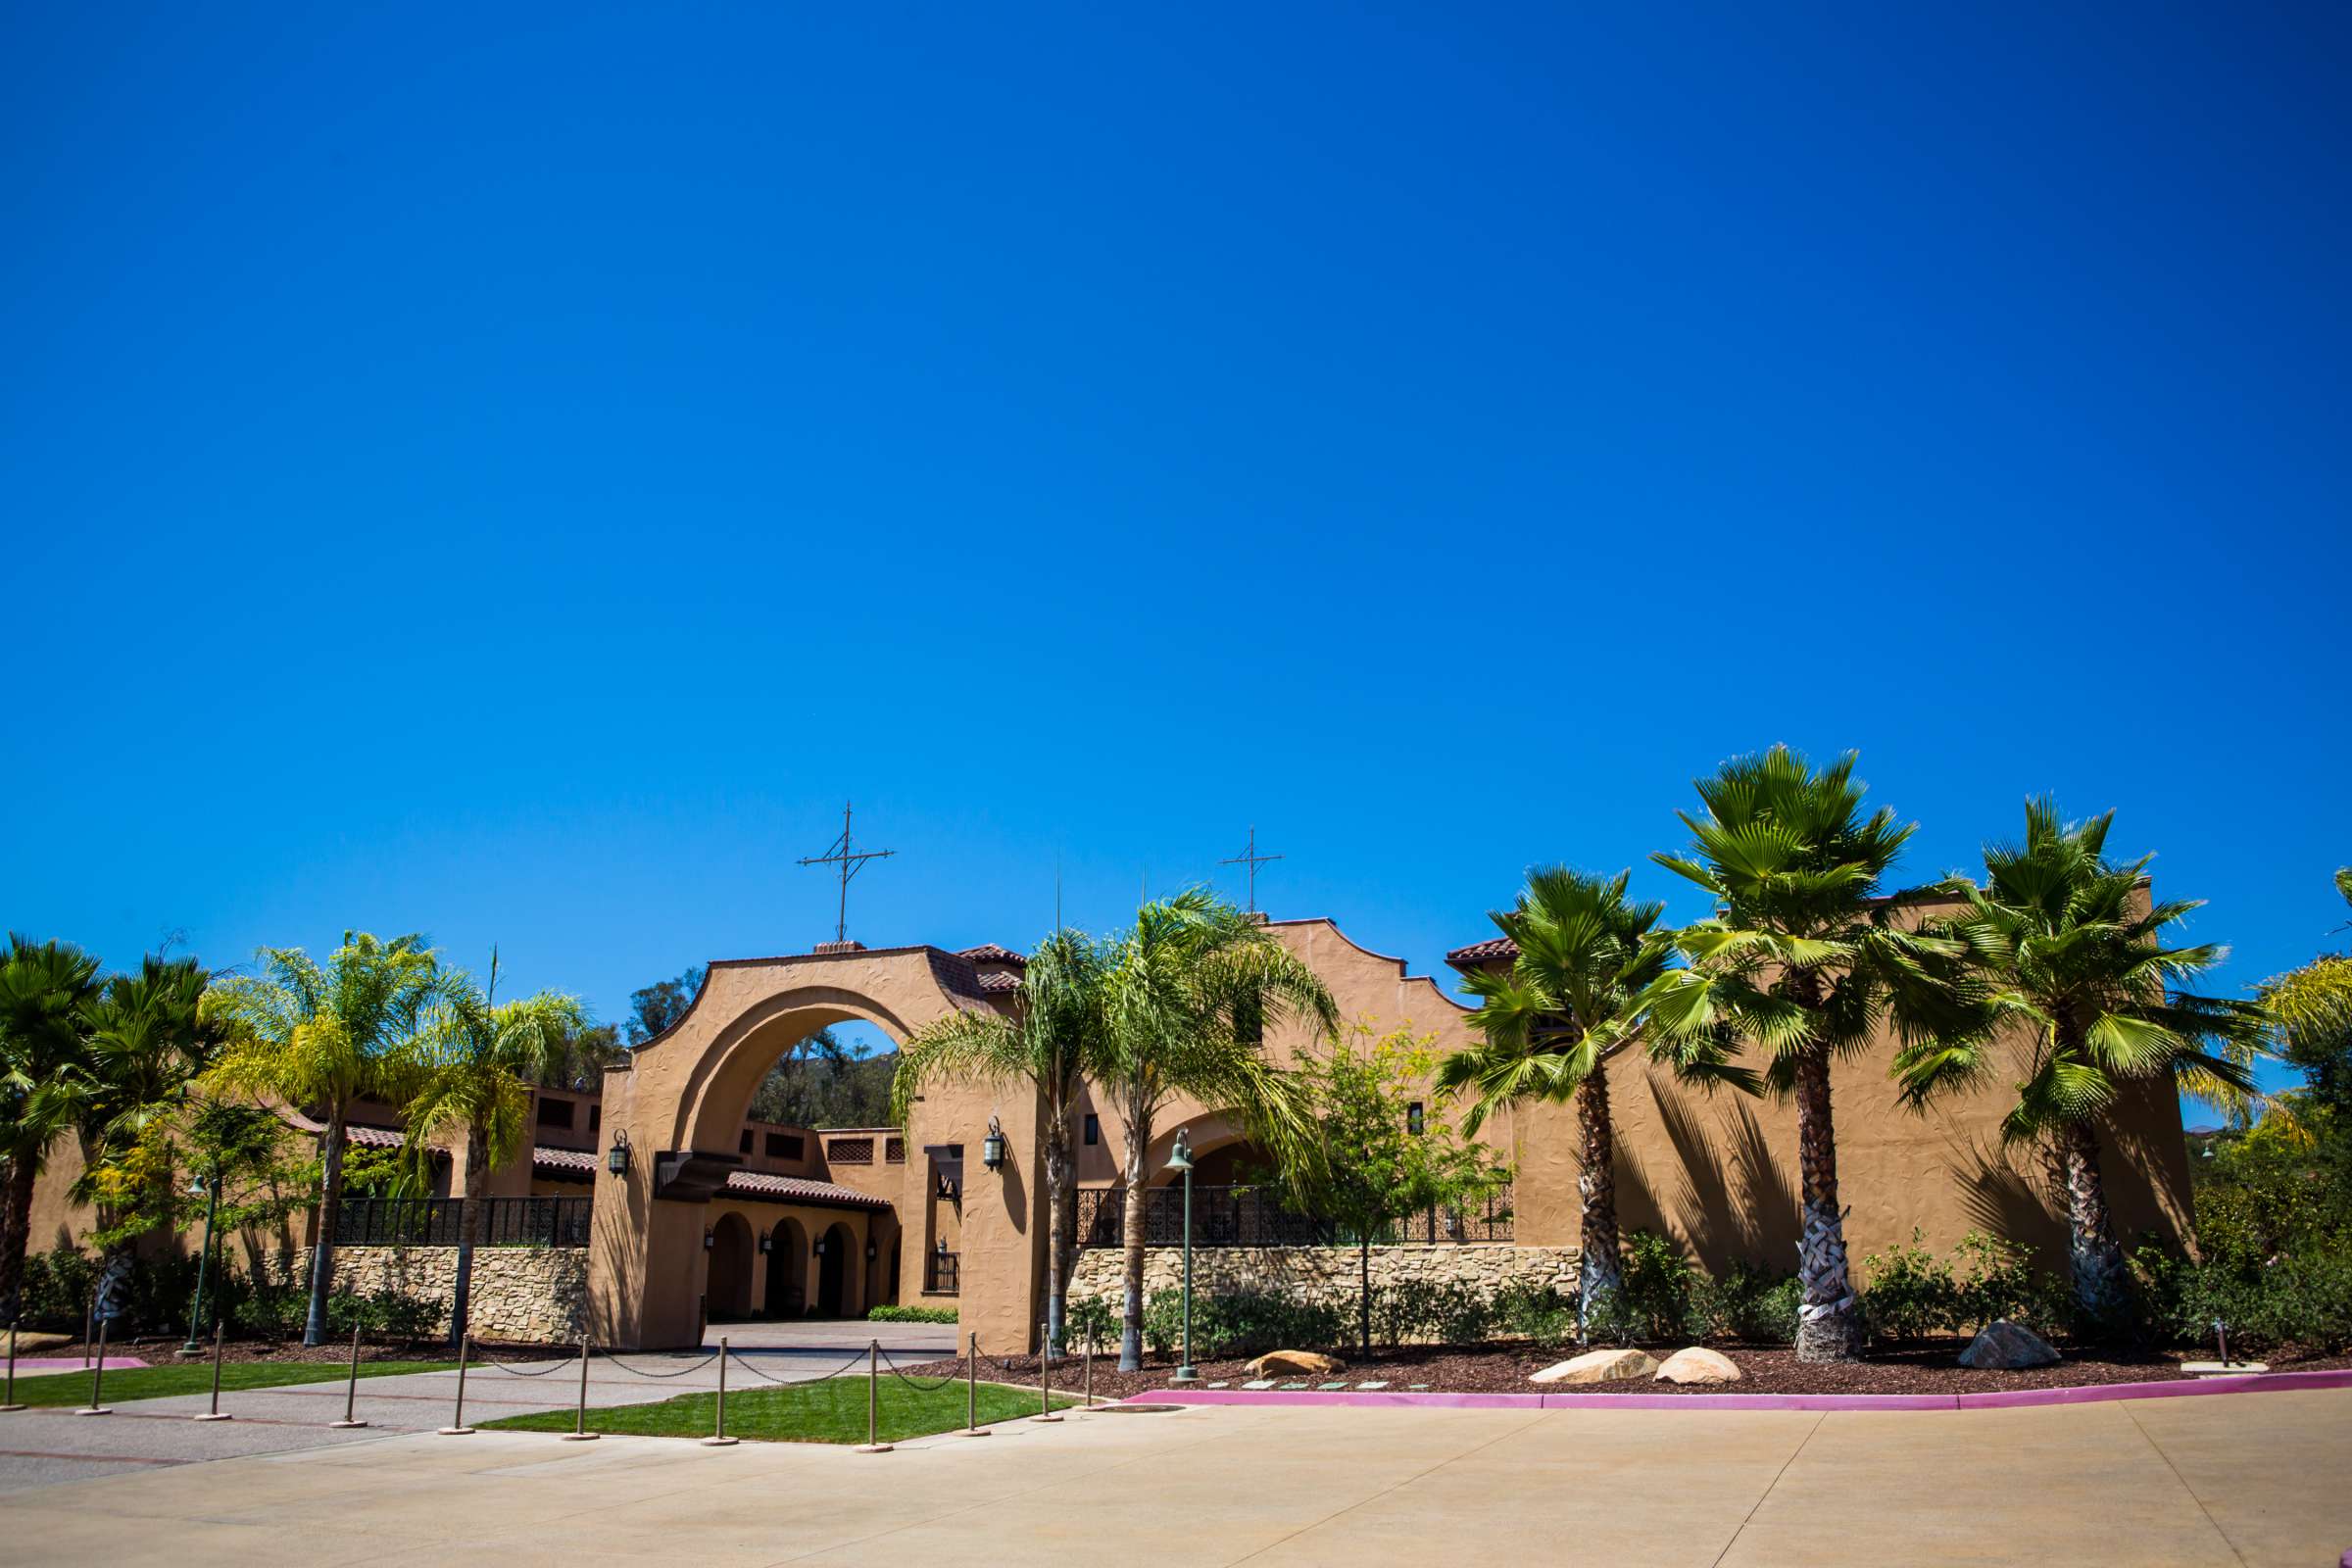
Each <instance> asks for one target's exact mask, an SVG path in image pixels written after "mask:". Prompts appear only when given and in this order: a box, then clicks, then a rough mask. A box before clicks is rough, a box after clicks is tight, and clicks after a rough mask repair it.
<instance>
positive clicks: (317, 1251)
mask: <svg viewBox="0 0 2352 1568" xmlns="http://www.w3.org/2000/svg"><path fill="white" fill-rule="evenodd" d="M325 1136H326V1157H325V1166H326V1174H325V1176H324V1178H323V1179H322V1180H321V1181H320V1182H319V1235H318V1237H317V1239H316V1240H314V1241H313V1242H312V1243H311V1307H310V1312H309V1314H308V1315H307V1316H305V1317H304V1319H303V1323H302V1343H303V1344H305V1345H324V1344H325V1343H326V1299H327V1296H328V1295H329V1293H330V1292H332V1290H333V1289H334V1283H335V1224H336V1221H337V1220H338V1219H339V1218H340V1217H341V1215H342V1213H343V1107H342V1106H341V1105H336V1106H334V1107H333V1108H332V1109H330V1110H329V1111H328V1112H327V1117H326V1135H325Z"/></svg>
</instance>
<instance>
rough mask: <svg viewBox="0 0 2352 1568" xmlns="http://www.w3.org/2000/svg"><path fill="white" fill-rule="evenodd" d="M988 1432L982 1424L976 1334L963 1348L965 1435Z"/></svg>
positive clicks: (976, 1435)
mask: <svg viewBox="0 0 2352 1568" xmlns="http://www.w3.org/2000/svg"><path fill="white" fill-rule="evenodd" d="M988 1432H989V1429H988V1428H986V1427H984V1426H982V1425H981V1424H980V1336H979V1335H977V1334H974V1335H972V1336H971V1337H970V1338H968V1339H967V1340H965V1342H964V1348H963V1435H964V1436H965V1437H967V1438H985V1437H987V1436H988Z"/></svg>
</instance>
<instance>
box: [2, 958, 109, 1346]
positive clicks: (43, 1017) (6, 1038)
mask: <svg viewBox="0 0 2352 1568" xmlns="http://www.w3.org/2000/svg"><path fill="white" fill-rule="evenodd" d="M97 994H98V960H97V959H96V958H93V957H91V956H89V955H88V954H85V953H83V952H82V951H81V950H80V949H79V948H76V947H74V946H73V945H72V944H70V943H64V942H38V943H36V942H33V941H30V940H28V939H27V938H25V937H22V936H15V935H11V936H10V937H9V939H8V954H7V956H6V957H5V958H0V1157H5V1158H6V1159H7V1161H8V1184H7V1188H6V1191H5V1195H4V1197H0V1314H5V1315H6V1318H7V1320H8V1321H9V1322H10V1323H12V1324H13V1323H14V1322H15V1321H16V1317H17V1307H18V1298H19V1293H20V1292H21V1291H22V1289H23V1287H24V1283H25V1246H26V1244H27V1243H28V1242H29V1241H30V1240H31V1235H32V1190H33V1184H34V1183H35V1182H37V1181H38V1180H39V1179H40V1174H41V1167H42V1166H43V1165H45V1164H46V1163H47V1162H48V1158H49V1148H50V1146H51V1145H52V1144H54V1143H55V1142H56V1141H57V1139H58V1138H59V1136H60V1135H62V1134H64V1133H66V1132H67V1131H69V1130H70V1129H72V1127H73V1124H74V1120H75V1111H76V1109H77V1108H78V1107H77V1104H76V1103H75V1101H74V1100H73V1098H72V1097H71V1096H69V1095H66V1094H63V1093H61V1092H60V1086H61V1081H62V1080H63V1079H64V1078H65V1076H66V1075H67V1074H68V1073H70V1072H72V1071H73V1070H74V1069H75V1068H76V1067H77V1066H78V1065H79V1064H80V1062H81V1061H82V1060H83V1058H84V1057H85V1055H86V1054H87V1052H88V1043H87V1039H86V1035H87V1030H88V1023H87V1018H86V1012H87V1008H88V1006H89V1004H90V1002H91V1000H92V999H93V998H94V997H96V996H97Z"/></svg>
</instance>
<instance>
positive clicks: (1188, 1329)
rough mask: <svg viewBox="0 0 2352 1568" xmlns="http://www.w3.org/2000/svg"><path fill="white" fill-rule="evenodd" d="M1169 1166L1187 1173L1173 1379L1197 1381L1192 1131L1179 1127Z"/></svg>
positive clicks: (1170, 1153) (1174, 1380)
mask: <svg viewBox="0 0 2352 1568" xmlns="http://www.w3.org/2000/svg"><path fill="white" fill-rule="evenodd" d="M1168 1169H1170V1170H1172V1171H1176V1172H1178V1173H1179V1174H1181V1175H1182V1176H1183V1177H1184V1355H1183V1359H1182V1360H1181V1361H1180V1362H1179V1363H1178V1364H1177V1367H1176V1375H1175V1376H1174V1377H1172V1378H1170V1379H1169V1380H1168V1381H1169V1382H1171V1383H1198V1382H1200V1381H1201V1374H1200V1373H1199V1372H1196V1371H1195V1370H1193V1133H1192V1129H1191V1128H1189V1127H1179V1128H1177V1129H1176V1147H1175V1148H1173V1149H1171V1150H1169V1151H1168Z"/></svg>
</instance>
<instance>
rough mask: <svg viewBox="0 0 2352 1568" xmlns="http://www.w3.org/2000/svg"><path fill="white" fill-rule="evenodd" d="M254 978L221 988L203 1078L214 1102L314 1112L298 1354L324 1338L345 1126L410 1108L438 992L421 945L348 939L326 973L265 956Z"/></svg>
mask: <svg viewBox="0 0 2352 1568" xmlns="http://www.w3.org/2000/svg"><path fill="white" fill-rule="evenodd" d="M260 958H261V966H262V969H263V971H264V972H263V973H262V974H260V975H240V976H234V977H231V978H228V979H222V980H216V981H214V982H213V985H212V988H211V989H210V990H209V991H207V992H206V993H205V1007H206V1014H207V1016H208V1017H209V1018H212V1019H215V1020H217V1021H218V1022H219V1023H220V1025H221V1027H222V1028H223V1029H224V1030H225V1032H226V1035H227V1042H228V1043H227V1045H226V1047H225V1049H224V1050H223V1051H222V1052H221V1057H220V1059H219V1060H218V1061H217V1062H216V1063H215V1064H214V1066H213V1068H212V1069H211V1071H209V1072H208V1073H206V1074H205V1077H204V1079H203V1080H202V1084H203V1089H204V1092H205V1093H207V1094H211V1095H223V1096H234V1095H249V1096H254V1097H257V1098H260V1099H265V1100H270V1101H274V1102H276V1103H279V1104H280V1105H282V1106H284V1107H285V1108H287V1109H289V1110H316V1111H317V1112H318V1113H319V1119H320V1120H321V1121H323V1122H324V1123H325V1126H324V1129H323V1130H322V1131H321V1133H320V1135H319V1160H320V1177H319V1239H318V1244H317V1245H316V1246H315V1247H314V1248H313V1249H312V1250H311V1299H310V1308H309V1312H308V1315H307V1317H306V1319H305V1321H304V1324H303V1331H302V1335H303V1344H305V1345H318V1344H320V1343H322V1342H323V1341H324V1340H325V1338H326V1334H327V1321H326V1308H327V1298H328V1297H329V1296H330V1295H331V1294H332V1292H333V1286H334V1254H335V1225H336V1221H337V1219H338V1218H339V1217H340V1215H341V1213H342V1205H343V1163H344V1128H345V1126H346V1124H347V1122H348V1120H349V1118H350V1115H351V1108H352V1106H353V1105H355V1104H357V1103H359V1102H360V1101H362V1100H364V1099H370V1098H372V1099H378V1100H385V1101H389V1102H391V1103H394V1104H402V1103H406V1102H407V1101H408V1099H409V1097H410V1094H411V1092H412V1091H413V1089H414V1087H415V1085H416V1083H417V1079H418V1077H419V1057H420V1050H419V1040H418V1035H419V1032H420V1030H421V1029H422V1028H423V1025H424V1021H425V1018H426V1015H427V1013H428V1011H429V1010H430V1008H431V1007H432V1005H433V1004H434V1003H436V1002H437V1001H439V1000H440V999H441V997H442V995H443V991H444V977H443V974H442V970H441V966H440V963H439V961H438V959H437V958H436V957H435V956H434V954H433V951H432V950H431V949H430V948H428V947H426V946H425V945H424V938H423V937H421V936H416V935H410V936H403V937H395V938H393V939H392V940H391V941H390V942H384V941H380V940H378V939H377V938H375V937H373V936H370V935H368V933H367V932H364V931H362V932H356V933H355V932H345V933H344V936H343V945H342V946H341V947H339V948H337V949H336V950H335V951H334V953H333V955H332V956H330V957H329V958H328V960H327V962H326V963H325V964H324V965H323V966H321V965H320V964H319V962H318V961H317V960H316V959H314V958H312V957H311V956H309V955H308V954H306V953H304V952H303V951H302V950H301V949H300V948H264V949H262V950H261V955H260Z"/></svg>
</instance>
